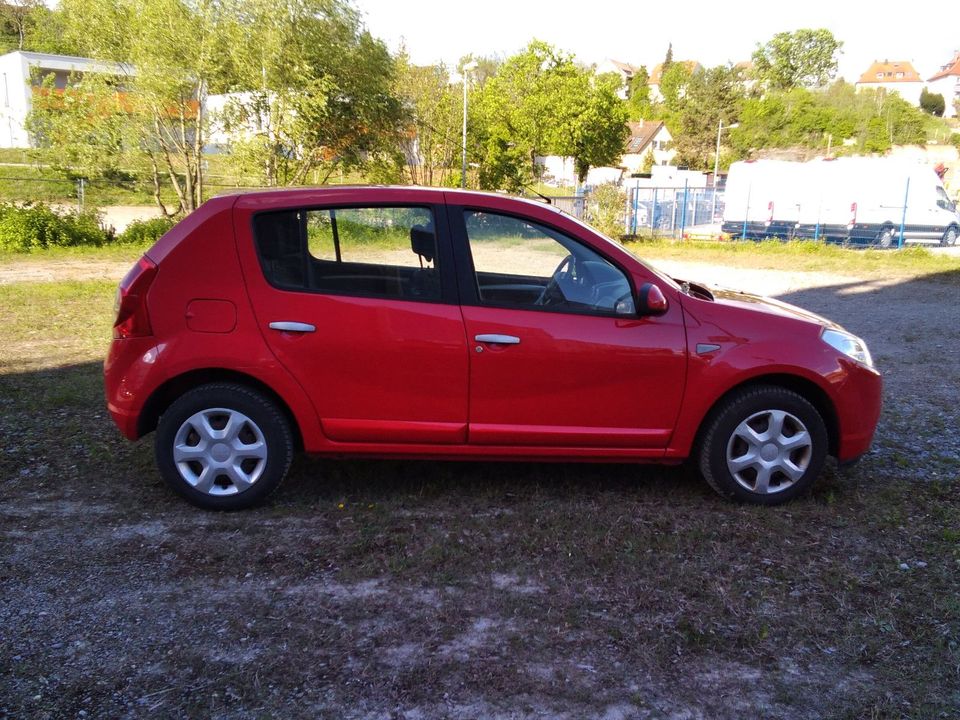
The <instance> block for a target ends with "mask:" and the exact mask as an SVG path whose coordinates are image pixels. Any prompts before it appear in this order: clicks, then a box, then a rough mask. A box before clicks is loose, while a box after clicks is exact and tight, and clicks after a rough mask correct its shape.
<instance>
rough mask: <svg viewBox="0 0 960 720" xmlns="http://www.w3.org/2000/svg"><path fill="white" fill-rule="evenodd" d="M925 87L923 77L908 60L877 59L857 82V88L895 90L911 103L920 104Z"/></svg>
mask: <svg viewBox="0 0 960 720" xmlns="http://www.w3.org/2000/svg"><path fill="white" fill-rule="evenodd" d="M923 87H924V83H923V78H921V77H920V73H918V72H917V71H916V70H915V69H914V67H913V65H912V64H911V63H910V62H909V61H908V60H893V61H891V60H883V61H882V62H881V61H880V60H875V61H874V63H873V64H872V65H871V66H870V67H869V68H867V71H866V72H864V73H863V74H862V75H861V76H860V79H859V80H857V83H856V88H857V90H863V89H865V88H868V89H869V88H872V89H875V90H880V89H882V90H886V91H887V92H895V93H897V94H898V95H900V97H902V98H903V99H904V100H906V101H907V102H908V103H910V104H911V105H919V104H920V93H921V92H922V91H923Z"/></svg>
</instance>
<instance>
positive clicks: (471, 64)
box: [460, 60, 477, 188]
mask: <svg viewBox="0 0 960 720" xmlns="http://www.w3.org/2000/svg"><path fill="white" fill-rule="evenodd" d="M476 67H477V63H476V61H475V60H472V61H470V62H468V63H467V64H466V65H464V66H463V67H462V68H461V70H460V77H461V80H462V82H463V162H462V164H461V168H460V187H462V188H466V187H467V73H468V72H469V71H471V70H473V69H474V68H476Z"/></svg>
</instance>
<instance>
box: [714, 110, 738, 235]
mask: <svg viewBox="0 0 960 720" xmlns="http://www.w3.org/2000/svg"><path fill="white" fill-rule="evenodd" d="M738 124H739V123H733V124H732V125H727V127H726V129H727V130H729V129H730V128H735V127H737V125H738ZM723 130H724V127H723V118H720V123H719V124H718V125H717V154H716V155H715V156H714V158H713V210H711V211H710V222H711V223H712V222H713V220H714V218H715V217H716V216H717V176H718V175H719V174H720V133H722V132H723Z"/></svg>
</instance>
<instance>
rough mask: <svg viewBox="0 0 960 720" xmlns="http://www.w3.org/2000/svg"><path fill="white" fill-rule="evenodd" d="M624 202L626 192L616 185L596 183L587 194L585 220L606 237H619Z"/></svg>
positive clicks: (621, 234)
mask: <svg viewBox="0 0 960 720" xmlns="http://www.w3.org/2000/svg"><path fill="white" fill-rule="evenodd" d="M626 204H627V196H626V193H625V192H623V191H622V190H621V189H620V188H618V187H617V186H616V185H613V184H612V183H605V184H603V185H597V186H596V187H595V188H594V189H593V192H591V193H590V195H589V196H587V222H589V223H590V224H591V225H593V227H595V228H596V229H597V230H599V231H600V232H602V233H603V234H604V235H606V236H607V237H611V238H614V239H617V238H620V237H622V236H623V214H624V210H625V209H626Z"/></svg>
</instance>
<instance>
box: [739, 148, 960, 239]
mask: <svg viewBox="0 0 960 720" xmlns="http://www.w3.org/2000/svg"><path fill="white" fill-rule="evenodd" d="M761 162H763V161H758V162H756V163H742V165H744V166H750V165H755V166H757V165H760V163H761ZM766 162H767V163H768V164H767V166H766V168H764V167H763V166H760V168H758V169H752V168H751V169H747V170H746V172H744V171H738V170H737V167H736V166H737V165H741V163H734V165H733V166H732V167H731V168H730V175H729V176H728V179H727V191H726V194H727V198H728V199H727V202H726V209H725V212H724V224H723V230H724V232H729V233H730V234H731V235H733V236H735V237H737V236H741V237H748V238H754V239H757V238H764V237H780V238H790V237H797V238H804V239H815V240H824V241H827V242H836V243H842V244H851V245H879V246H881V247H892V246H897V245H899V244H901V242H903V243H907V242H914V243H939V244H941V245H954V244H956V242H957V237H958V235H960V215H958V213H957V207H956V205H955V204H954V203H953V202H952V201H951V200H950V198H949V197H948V196H947V193H946V191H945V190H944V188H943V183H942V182H941V180H940V178H939V177H938V176H937V174H936V173H935V172H934V171H933V170H932V169H931V168H930V167H929V166H926V165H922V164H918V163H910V162H906V161H903V160H899V159H894V158H866V157H850V158H840V159H837V160H812V161H810V162H806V163H789V162H779V163H776V165H773V164H770V163H772V162H773V161H766ZM744 183H746V184H744ZM731 199H732V200H733V203H732V204H731ZM743 200H746V202H745V203H744V202H743ZM757 205H759V207H757ZM791 222H792V226H791ZM788 226H790V227H788Z"/></svg>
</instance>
